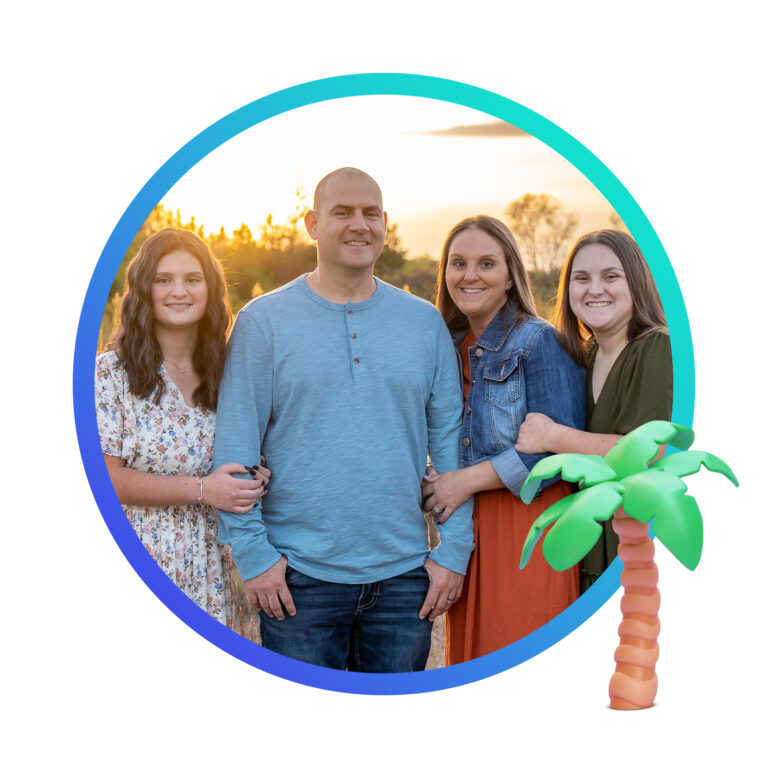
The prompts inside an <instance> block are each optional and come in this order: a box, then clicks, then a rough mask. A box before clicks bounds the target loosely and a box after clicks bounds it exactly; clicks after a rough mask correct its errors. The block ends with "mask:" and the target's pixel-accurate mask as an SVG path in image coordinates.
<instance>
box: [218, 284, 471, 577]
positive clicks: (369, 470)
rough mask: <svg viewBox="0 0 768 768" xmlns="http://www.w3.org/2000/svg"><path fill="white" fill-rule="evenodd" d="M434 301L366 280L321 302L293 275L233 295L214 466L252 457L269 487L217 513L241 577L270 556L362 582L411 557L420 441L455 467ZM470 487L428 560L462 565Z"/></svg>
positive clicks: (418, 517)
mask: <svg viewBox="0 0 768 768" xmlns="http://www.w3.org/2000/svg"><path fill="white" fill-rule="evenodd" d="M460 387H461V385H460V379H459V373H458V366H457V362H456V355H455V352H454V349H453V343H452V341H451V338H450V335H449V333H448V330H447V329H446V327H445V324H444V323H443V319H442V317H441V316H440V314H439V312H438V311H437V310H436V309H435V307H433V306H432V305H431V304H429V303H428V302H426V301H423V300H422V299H419V298H416V297H414V296H411V295H410V294H408V293H405V292H404V291H401V290H399V289H397V288H395V287H393V286H391V285H389V284H388V283H384V282H382V281H380V280H378V279H377V280H376V290H375V292H374V294H373V295H372V296H371V297H370V298H368V299H366V300H365V301H362V302H356V303H347V304H334V303H332V302H329V301H327V300H325V299H323V298H322V297H321V296H319V295H318V294H316V293H315V292H314V291H312V289H311V288H310V287H309V285H308V284H307V281H306V276H305V275H303V276H301V277H299V278H297V279H296V280H294V281H293V282H291V283H288V284H287V285H285V286H283V287H282V288H279V289H277V290H276V291H272V292H271V293H268V294H265V295H264V296H260V297H259V298H257V299H254V300H253V301H251V302H250V303H249V304H248V305H247V306H246V307H244V308H243V309H242V310H241V311H240V313H239V315H238V317H237V322H236V323H235V327H234V330H233V332H232V336H231V337H230V340H229V345H228V349H227V361H226V365H225V368H224V376H223V378H222V381H221V387H220V390H219V401H218V410H217V419H216V440H215V446H214V464H215V466H217V467H218V466H220V465H222V464H226V463H229V462H239V463H242V464H248V465H251V464H259V463H260V454H261V453H263V454H264V455H265V456H266V457H267V462H268V466H269V468H270V469H271V470H272V478H271V481H270V484H269V493H268V494H267V495H266V496H265V497H264V499H263V501H262V502H261V503H257V505H256V506H255V507H254V509H253V510H251V512H249V513H247V514H245V515H237V514H233V513H227V512H220V513H219V539H220V540H221V541H222V542H224V543H226V544H230V545H231V546H232V554H233V556H234V559H235V562H236V564H237V567H238V569H239V570H240V574H241V576H242V577H243V579H246V580H247V579H250V578H253V577H254V576H258V575H259V574H260V573H263V572H264V571H265V570H267V569H268V568H270V567H271V566H272V565H274V564H275V563H276V562H277V561H278V559H279V558H280V555H281V554H282V555H284V556H285V557H286V558H287V560H288V564H289V565H290V566H291V567H293V568H295V569H296V570H298V571H300V572H302V573H304V574H306V575H308V576H312V577H314V578H317V579H322V580H324V581H331V582H337V583H347V584H365V583H371V582H374V581H380V580H382V579H387V578H390V577H392V576H397V575H399V574H402V573H405V572H407V571H409V570H411V569H413V568H415V567H417V566H419V565H421V564H422V563H423V562H424V560H425V558H426V557H427V555H429V554H430V553H429V547H428V540H427V530H426V523H425V520H424V516H423V514H422V512H421V491H420V483H421V476H422V474H423V472H424V466H425V461H426V457H427V450H429V453H430V456H431V458H432V462H433V464H434V465H435V468H436V469H437V470H438V472H445V471H448V470H453V469H456V468H457V466H458V464H457V461H458V435H459V429H460V422H461V411H462V395H461V389H460ZM472 549H473V529H472V499H471V498H470V499H469V500H467V501H466V502H465V503H464V504H463V505H462V506H461V507H459V508H458V509H457V510H456V511H455V512H454V514H453V515H452V517H451V518H450V519H449V520H448V521H447V522H446V523H444V524H443V525H442V526H440V545H439V546H438V547H437V548H436V549H435V550H434V551H433V552H432V553H431V555H430V556H431V558H432V559H433V560H434V561H435V562H437V563H439V564H440V565H443V566H445V567H446V568H450V569H451V570H452V571H456V572H459V573H464V572H465V570H466V565H467V561H468V559H469V555H470V553H471V551H472Z"/></svg>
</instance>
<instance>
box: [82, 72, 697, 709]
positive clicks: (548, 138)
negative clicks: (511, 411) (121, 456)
mask: <svg viewBox="0 0 768 768" xmlns="http://www.w3.org/2000/svg"><path fill="white" fill-rule="evenodd" d="M375 95H390V96H391V95H395V96H415V97H421V98H427V99H435V100H439V101H444V102H448V103H452V104H456V105H460V106H464V107H469V108H472V109H475V110H478V111H480V112H484V113H485V114H487V115H489V116H491V117H494V118H497V119H499V120H502V121H505V122H507V123H510V124H512V125H514V126H516V127H517V128H519V129H521V130H523V131H525V132H527V133H528V134H530V135H531V136H533V137H535V138H537V139H539V140H540V141H542V142H544V143H545V144H547V145H548V146H549V147H550V148H552V149H553V150H555V151H556V152H557V153H559V154H560V155H561V156H562V157H563V158H564V159H566V160H567V161H568V162H570V163H571V164H572V165H573V166H574V167H575V168H576V169H578V170H579V171H580V172H581V173H582V174H584V176H586V177H587V179H589V181H591V182H592V184H593V185H594V186H595V187H596V188H597V189H598V190H599V192H600V193H601V194H602V195H603V196H604V197H605V199H606V200H607V201H608V202H609V203H610V204H611V206H612V207H613V209H614V210H615V211H616V212H617V213H618V214H619V215H620V217H621V219H622V220H623V221H624V222H625V224H626V225H627V227H628V228H629V230H630V231H631V233H632V236H633V237H634V238H635V240H636V241H637V243H638V245H639V246H640V249H641V251H642V253H643V255H644V256H645V258H646V260H647V262H648V265H649V267H650V269H651V272H652V273H653V277H654V279H655V281H656V284H657V286H658V289H659V293H660V296H661V300H662V303H663V305H664V309H665V313H666V316H667V322H668V326H669V333H670V339H671V346H672V359H673V366H674V395H673V397H674V405H673V411H672V421H674V422H676V423H678V424H682V425H685V426H690V425H691V424H692V421H693V404H694V363H693V346H692V342H691V333H690V327H689V324H688V316H687V314H686V310H685V304H684V302H683V297H682V293H681V291H680V287H679V285H678V282H677V279H676V277H675V274H674V271H673V269H672V265H671V264H670V261H669V259H668V257H667V255H666V253H665V251H664V248H663V247H662V245H661V242H660V241H659V238H658V237H657V235H656V233H655V232H654V230H653V227H652V226H651V224H650V222H649V221H648V219H647V218H646V216H645V215H644V214H643V212H642V210H641V209H640V207H639V206H638V204H637V203H636V202H635V201H634V199H633V198H632V196H631V195H630V194H629V192H628V191H627V190H626V189H625V187H624V186H623V185H622V184H621V182H620V181H619V180H618V179H617V178H616V177H615V176H614V175H613V174H612V173H611V172H610V170H608V168H606V167H605V165H603V163H601V162H600V160H599V159H598V158H597V157H595V155H593V154H592V153H591V152H590V151H589V150H588V149H586V148H585V147H584V146H583V145H581V144H580V143H579V142H578V141H577V140H576V139H574V138H573V137H572V136H570V135H569V134H568V133H566V132H565V131H564V130H562V129H561V128H558V126H556V125H554V124H553V123H551V122H550V121H549V120H547V119H546V118H544V117H542V116H541V115H538V114H537V113H536V112H533V111H532V110H530V109H528V108H526V107H524V106H522V105H520V104H518V103H516V102H514V101H511V100H509V99H506V98H504V97H502V96H499V95H498V94H495V93H492V92H490V91H486V90H483V89H481V88H477V87H474V86H471V85H467V84H465V83H460V82H456V81H453V80H444V79H441V78H435V77H428V76H424V75H413V74H389V73H375V74H357V75H345V76H341V77H332V78H327V79H323V80H316V81H312V82H308V83H303V84H301V85H297V86H294V87H292V88H287V89H285V90H281V91H278V92H276V93H273V94H271V95H269V96H265V97H264V98H261V99H258V100H256V101H254V102H252V103H250V104H247V105H246V106H244V107H242V108H240V109H238V110H235V111H234V112H232V113H231V114H229V115H227V116H226V117H224V118H222V119H221V120H218V121H217V122H215V123H214V124H213V125H211V126H210V127H208V128H206V129H205V130H204V131H202V132H201V133H200V134H198V135H197V136H195V138H193V139H192V140H191V141H190V142H188V143H187V144H185V145H184V146H183V147H182V148H181V149H180V150H179V151H178V152H176V153H175V154H174V155H173V156H172V157H171V158H170V159H169V160H168V161H167V162H166V163H165V164H164V165H163V166H162V167H161V168H160V169H159V170H158V171H157V172H156V173H155V174H154V175H153V176H152V177H151V178H150V179H149V181H148V182H147V183H146V184H145V185H144V187H143V188H142V189H141V190H140V191H139V193H138V194H137V195H136V197H135V198H134V199H133V201H132V202H131V204H130V205H129V206H128V208H127V209H126V211H125V213H124V214H123V215H122V217H121V218H120V220H119V222H118V224H117V226H116V227H115V229H114V231H113V232H112V234H111V236H110V238H109V240H108V241H107V244H106V245H105V247H104V250H103V252H102V254H101V257H100V258H99V261H98V263H97V265H96V269H95V270H94V273H93V276H92V278H91V281H90V284H89V286H88V290H87V293H86V296H85V300H84V302H83V309H82V312H81V315H80V323H79V326H78V331H77V339H76V344H75V357H74V374H73V390H74V410H75V424H76V428H77V435H78V440H79V445H80V452H81V454H82V458H83V464H84V466H85V470H86V474H87V476H88V480H89V483H90V485H91V490H92V491H93V495H94V497H95V499H96V502H97V504H98V506H99V509H100V510H101V513H102V516H103V518H104V521H105V522H106V524H107V527H108V528H109V530H110V532H111V533H112V536H113V537H114V539H115V541H116V542H117V544H118V546H119V547H120V549H121V550H122V552H123V554H124V555H125V557H126V558H127V559H128V561H129V562H130V563H131V565H132V566H133V568H134V569H135V570H136V572H137V573H138V574H139V576H140V577H141V578H142V579H143V581H144V582H145V583H146V584H147V586H148V587H149V588H150V589H151V590H152V591H153V592H154V593H155V595H157V597H158V598H160V600H162V601H163V602H164V603H165V605H166V606H167V607H168V608H170V609H171V610H172V611H173V612H174V613H175V614H176V615H177V616H178V617H179V618H180V619H181V620H182V621H184V622H185V623H186V624H187V625H188V626H189V627H191V628H192V629H193V630H195V631H196V632H198V633H199V634H200V635H202V636H203V637H205V638H206V639H207V640H209V641H210V642H211V643H213V644H214V645H216V646H218V647H219V648H221V649H222V650H224V651H226V652H227V653H230V654H232V655H233V656H235V657H237V658H239V659H241V660H242V661H244V662H246V663H248V664H251V665H253V666H254V667H257V668H259V669H261V670H264V671H265V672H269V673H271V674H274V675H277V676H279V677H283V678H285V679H288V680H292V681H294V682H298V683H302V684H305V685H311V686H315V687H318V688H324V689H328V690H333V691H340V692H348V693H366V694H407V693H420V692H425V691H434V690H439V689H443V688H450V687H453V686H458V685H464V684H466V683H471V682H474V681H476V680H480V679H482V678H485V677H489V676H491V675H495V674H497V673H499V672H502V671H504V670H506V669H510V668H511V667H514V666H516V665H517V664H520V663H522V662H524V661H526V660H527V659H530V658H532V657H533V656H535V655H537V654H539V653H541V652H542V651H544V650H546V649H547V648H549V647H550V646H551V645H554V644H555V643H556V642H558V641H559V640H561V639H562V638H563V637H565V636H566V635H568V634H569V633H570V632H572V631H573V630H574V629H576V628H577V627H578V626H579V625H580V624H581V623H582V622H584V621H586V619H588V618H589V617H590V616H591V615H592V614H593V613H594V612H595V611H597V609H598V608H600V606H602V605H603V603H605V601H606V600H608V598H609V597H610V596H611V595H613V594H614V592H616V590H617V589H618V587H619V572H620V563H619V562H617V561H616V562H614V563H613V564H612V565H611V566H610V567H609V568H608V569H607V570H606V572H605V573H604V574H603V575H602V576H601V577H600V579H599V580H598V581H597V583H596V584H595V585H594V586H592V587H591V588H590V589H589V590H588V591H587V592H586V593H585V594H584V595H583V596H582V597H580V598H579V599H578V600H577V601H576V602H575V603H573V604H572V605H570V606H569V607H568V608H567V609H566V610H564V611H563V612H562V613H561V614H559V615H558V616H557V617H555V618H554V619H552V620H551V621H550V622H548V623H547V624H545V625H544V626H542V627H541V628H540V629H538V630H536V631H535V632H532V633H531V634H530V635H527V636H526V637H524V638H522V639H520V640H518V641H517V642H516V643H513V644H512V645H509V646H507V647H506V648H503V649H501V650H499V651H496V652H495V653H491V654H488V655H487V656H483V657H481V658H479V659H475V660H473V661H468V662H465V663H463V664H458V665H455V666H450V667H443V668H440V669H433V670H429V671H425V672H410V673H400V674H377V675H372V674H364V673H358V672H346V671H339V670H332V669H325V668H323V667H317V666H314V665H311V664H305V663H303V662H300V661H295V660H294V659H290V658H287V657H285V656H281V655H279V654H276V653H273V652H271V651H268V650H266V649H264V648H262V647H261V646H259V645H256V644H255V643H253V642H251V641H250V640H248V639H246V638H244V637H242V636H240V635H239V634H237V633H236V632H234V631H232V630H230V629H228V628H226V627H225V626H224V625H223V624H220V623H219V622H217V621H216V620H215V619H213V618H212V617H210V616H209V615H208V614H207V613H205V611H203V610H202V609H201V608H199V607H198V606H197V605H195V603H194V602H193V601H192V600H190V599H189V598H188V597H186V596H185V595H184V594H183V593H182V592H181V591H180V590H179V589H178V588H177V587H176V586H175V585H174V584H173V583H172V582H171V581H170V579H168V577H167V576H166V575H165V574H164V573H163V572H162V570H161V569H160V567H159V566H158V565H157V564H156V563H155V562H154V560H153V559H152V557H151V556H150V555H149V553H148V552H147V550H146V549H145V548H144V546H143V545H142V543H141V542H140V541H139V539H138V537H137V536H136V534H135V533H134V531H133V528H132V527H131V525H130V523H129V521H128V519H127V517H126V515H125V513H124V512H123V509H122V507H121V506H120V503H119V501H118V499H117V496H116V495H115V491H114V489H113V487H112V483H111V481H110V478H109V475H108V473H107V469H106V466H105V463H104V459H103V455H102V450H101V444H100V441H99V435H98V430H97V425H96V413H95V407H94V390H93V380H94V379H93V377H94V361H95V356H96V348H97V343H98V335H99V328H100V324H101V318H102V315H103V312H104V307H105V303H106V301H107V297H108V296H109V291H110V288H111V286H112V283H113V280H114V278H115V274H116V272H117V270H118V268H119V266H120V263H121V261H122V260H123V258H124V256H125V254H126V251H127V250H128V248H129V246H130V244H131V242H132V240H133V238H134V236H135V234H136V232H137V231H138V230H139V228H140V227H141V225H142V223H143V222H144V221H145V220H146V218H147V216H148V215H149V214H150V212H151V211H152V209H153V208H154V207H155V205H156V204H157V203H158V202H159V201H160V200H162V199H163V197H164V195H165V194H166V193H167V192H168V190H169V189H170V188H171V187H172V186H173V185H174V184H176V182H178V181H179V179H180V178H181V177H182V176H183V175H184V174H185V173H187V171H189V170H190V169H191V168H192V167H194V166H195V165H196V164H197V163H198V162H199V161H200V160H202V159H203V158H204V157H205V156H206V155H208V154H209V153H210V152H212V151H213V150H215V149H216V148H217V147H219V146H221V145H222V144H224V143H225V142H227V141H229V140H230V139H231V138H233V137H234V136H237V135H238V134H240V133H242V132H243V131H245V130H247V129H248V128H251V127H252V126H255V125H257V124H258V123H261V122H263V121H265V120H269V119H270V118H272V117H275V116H276V115H280V114H283V113H285V112H289V111H291V110H294V109H297V108H299V107H303V106H306V105H310V104H316V103H319V102H324V101H330V100H333V99H342V98H347V97H353V96H375Z"/></svg>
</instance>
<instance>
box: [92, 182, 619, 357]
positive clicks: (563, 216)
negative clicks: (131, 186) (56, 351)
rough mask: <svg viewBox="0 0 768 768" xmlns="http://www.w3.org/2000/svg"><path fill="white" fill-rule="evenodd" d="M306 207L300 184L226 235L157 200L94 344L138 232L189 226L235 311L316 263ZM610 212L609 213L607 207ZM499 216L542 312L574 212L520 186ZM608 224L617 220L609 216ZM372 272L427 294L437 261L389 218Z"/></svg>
mask: <svg viewBox="0 0 768 768" xmlns="http://www.w3.org/2000/svg"><path fill="white" fill-rule="evenodd" d="M306 212H307V206H306V202H305V196H304V194H303V193H302V190H301V189H300V188H299V189H297V190H296V199H295V204H294V210H293V213H292V214H291V215H290V216H289V217H288V219H287V221H285V222H277V221H275V219H274V217H273V215H272V214H271V213H270V214H268V215H267V217H266V219H265V220H264V222H263V223H262V224H260V225H258V226H257V228H256V233H255V234H254V231H253V230H252V229H251V227H250V226H249V225H247V224H246V223H242V224H241V225H240V227H239V228H238V229H236V230H235V231H234V232H232V234H231V235H228V234H227V233H226V232H225V231H224V228H223V227H222V228H221V229H220V230H219V231H218V232H216V233H211V234H207V233H206V232H205V231H204V228H203V226H202V225H200V224H198V223H197V221H196V220H195V217H194V216H192V217H191V218H189V219H188V220H187V221H184V218H183V216H182V215H181V212H180V211H178V210H177V211H175V212H174V211H170V210H167V209H166V208H165V207H164V206H163V205H162V203H160V204H158V205H157V206H156V207H155V208H154V209H153V211H152V212H151V213H150V215H149V216H148V217H147V220H146V221H145V222H144V224H142V226H141V228H140V229H139V231H138V232H137V233H136V236H135V237H134V239H133V241H132V243H131V246H130V248H129V249H128V251H127V253H126V255H125V258H124V259H123V262H122V264H121V265H120V268H119V270H118V272H117V275H116V276H115V280H114V282H113V284H112V289H111V291H110V294H109V299H108V301H107V305H106V307H105V310H104V317H103V320H102V326H101V332H100V336H99V349H103V348H104V347H105V346H106V344H107V342H108V341H109V339H110V337H111V335H112V331H113V329H114V327H115V325H116V323H117V320H118V317H119V307H120V298H121V296H122V291H123V287H124V283H125V269H126V267H127V265H128V263H129V262H130V260H131V259H132V258H133V257H134V256H135V255H136V252H137V251H138V249H139V247H140V246H141V244H142V243H143V242H144V240H145V239H146V238H147V237H149V236H150V235H151V234H153V233H154V232H157V231H159V230H161V229H164V228H165V227H180V228H183V229H189V230H191V231H193V232H196V233H197V234H198V235H200V237H202V238H203V239H204V240H205V241H206V242H207V243H208V244H209V245H210V246H211V249H212V251H213V253H214V254H215V255H216V257H217V258H218V259H219V260H220V261H221V263H222V266H223V267H224V273H225V275H226V278H227V286H228V292H229V300H230V303H231V305H232V311H233V312H234V313H237V312H238V311H239V310H240V309H241V308H242V307H243V306H244V305H245V304H246V303H247V302H249V301H250V300H251V299H252V298H254V297H255V296H259V295H261V294H262V293H267V292H269V291H271V290H274V289H275V288H278V287H279V286H281V285H284V284H285V283H287V282H289V281H291V280H293V279H294V278H295V277H298V276H299V275H301V274H304V273H305V272H311V271H312V270H313V269H314V268H315V263H316V253H317V251H316V248H315V244H314V243H313V242H312V240H310V238H309V237H308V235H307V234H306V231H305V229H304V224H303V219H304V214H305V213H306ZM614 216H615V214H614ZM505 221H506V223H507V224H509V226H510V229H511V230H512V232H513V233H514V235H515V238H516V239H517V242H518V245H519V246H520V249H521V252H522V255H523V259H524V261H525V264H526V267H527V269H528V275H529V278H530V280H531V287H532V289H533V293H534V298H535V299H536V306H537V308H538V310H539V313H540V314H541V315H542V316H543V317H545V318H549V317H550V316H551V311H552V308H553V306H554V298H555V293H556V291H557V281H558V276H559V272H560V265H561V264H562V262H563V259H564V257H565V254H566V253H567V251H568V249H569V248H570V246H571V245H572V243H573V242H574V240H575V239H576V228H577V219H576V217H575V216H574V215H573V213H570V212H568V211H566V210H565V209H564V208H563V205H562V203H561V202H560V201H559V200H558V199H557V198H555V197H553V196H552V195H546V194H530V193H529V194H525V195H523V196H522V197H520V198H518V199H517V200H514V201H512V202H511V203H510V204H509V205H508V206H507V208H506V211H505ZM611 224H612V225H613V226H614V227H616V228H624V227H623V223H622V222H621V220H620V219H619V218H618V217H617V216H616V217H615V221H614V220H613V219H612V220H611ZM375 273H376V275H377V276H378V277H380V278H381V279H382V280H385V281H386V282H388V283H392V284H393V285H395V286H397V287H398V288H402V289H404V290H406V291H408V292H409V293H412V294H414V295H416V296H420V297H421V298H423V299H426V300H427V301H431V302H434V300H435V294H436V286H437V273H438V261H437V260H436V259H433V258H432V257H431V256H429V255H426V254H424V255H421V256H415V257H410V256H409V255H408V250H407V248H406V247H405V245H404V244H403V242H402V239H401V237H400V234H399V233H398V227H397V223H396V222H390V224H388V226H387V234H386V238H385V241H384V250H383V252H382V254H381V257H380V258H379V260H378V262H377V263H376V270H375Z"/></svg>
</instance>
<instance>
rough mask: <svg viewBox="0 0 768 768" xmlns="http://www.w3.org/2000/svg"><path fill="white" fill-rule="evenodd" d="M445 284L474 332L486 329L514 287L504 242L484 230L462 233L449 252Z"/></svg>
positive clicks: (454, 240) (467, 230) (471, 230)
mask: <svg viewBox="0 0 768 768" xmlns="http://www.w3.org/2000/svg"><path fill="white" fill-rule="evenodd" d="M445 285H446V288H447V289H448V294H449V295H450V297H451V298H452V299H453V301H454V303H455V304H456V306H457V307H458V308H459V310H460V311H461V312H462V313H463V314H464V315H466V317H467V319H468V320H469V325H470V328H471V329H472V331H473V333H475V335H478V334H479V333H480V332H482V331H483V330H485V328H486V327H487V326H488V324H489V323H490V322H491V320H493V318H494V317H495V316H496V315H497V314H498V312H499V310H500V309H501V308H502V307H503V306H504V304H506V302H507V291H508V290H509V289H510V288H511V287H512V277H511V276H510V274H509V267H508V266H507V260H506V258H505V257H504V249H503V248H502V247H501V243H499V241H498V240H496V238H494V237H491V235H489V234H488V233H487V232H484V231H483V230H482V229H465V230H464V231H462V232H459V234H458V235H456V237H454V238H453V242H452V243H451V247H450V250H449V252H448V261H447V264H446V268H445Z"/></svg>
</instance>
